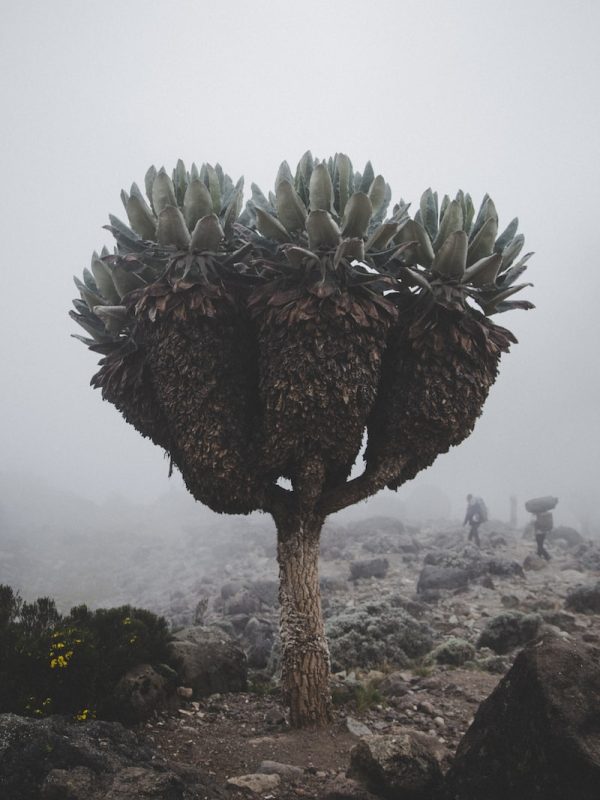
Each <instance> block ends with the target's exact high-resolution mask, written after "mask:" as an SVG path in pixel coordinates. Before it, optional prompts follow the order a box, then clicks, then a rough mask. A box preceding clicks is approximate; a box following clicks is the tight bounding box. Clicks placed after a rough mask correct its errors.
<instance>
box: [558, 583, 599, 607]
mask: <svg viewBox="0 0 600 800" xmlns="http://www.w3.org/2000/svg"><path fill="white" fill-rule="evenodd" d="M565 607H566V608H568V609H570V610H571V611H578V612H579V613H580V614H598V613H599V612H600V581H598V582H597V583H595V584H594V585H593V586H576V587H575V588H574V589H571V591H569V592H568V593H567V599H566V601H565Z"/></svg>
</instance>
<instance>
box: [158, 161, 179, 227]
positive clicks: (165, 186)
mask: <svg viewBox="0 0 600 800" xmlns="http://www.w3.org/2000/svg"><path fill="white" fill-rule="evenodd" d="M167 206H177V200H176V199H175V188H174V186H173V181H172V180H171V178H169V176H168V175H167V173H166V172H165V169H164V167H161V169H160V171H159V173H158V175H157V176H156V178H155V179H154V183H153V184H152V208H153V209H154V213H155V214H156V216H157V217H158V216H159V214H160V212H161V211H162V210H163V209H164V208H167Z"/></svg>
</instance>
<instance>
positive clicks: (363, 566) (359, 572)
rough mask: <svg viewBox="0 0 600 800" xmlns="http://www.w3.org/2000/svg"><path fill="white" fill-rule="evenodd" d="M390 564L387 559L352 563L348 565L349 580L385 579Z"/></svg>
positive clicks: (372, 559)
mask: <svg viewBox="0 0 600 800" xmlns="http://www.w3.org/2000/svg"><path fill="white" fill-rule="evenodd" d="M389 566H390V562H389V561H388V560H387V558H371V559H368V560H367V561H353V562H352V563H351V564H350V578H351V580H353V581H357V580H359V579H360V578H385V576H386V575H387V571H388V569H389Z"/></svg>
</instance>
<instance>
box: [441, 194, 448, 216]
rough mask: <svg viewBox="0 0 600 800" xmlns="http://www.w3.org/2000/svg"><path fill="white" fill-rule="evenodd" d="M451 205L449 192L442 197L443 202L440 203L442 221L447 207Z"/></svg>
mask: <svg viewBox="0 0 600 800" xmlns="http://www.w3.org/2000/svg"><path fill="white" fill-rule="evenodd" d="M449 205H450V198H449V197H448V195H447V194H445V195H444V196H443V197H442V204H441V205H440V222H441V221H442V220H443V219H444V214H445V213H446V209H447V208H448V206H449Z"/></svg>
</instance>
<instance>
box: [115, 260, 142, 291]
mask: <svg viewBox="0 0 600 800" xmlns="http://www.w3.org/2000/svg"><path fill="white" fill-rule="evenodd" d="M111 275H112V279H113V283H114V285H115V289H116V290H117V292H118V294H119V299H120V300H122V299H123V298H124V297H125V295H126V294H129V292H133V291H134V290H135V289H141V288H142V287H143V286H146V283H145V282H144V281H143V280H142V278H140V276H139V275H136V273H135V272H130V271H129V270H126V269H124V268H123V267H121V266H120V265H119V264H116V265H115V266H114V267H113V268H112V272H111Z"/></svg>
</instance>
